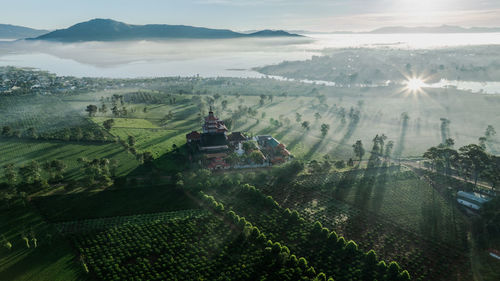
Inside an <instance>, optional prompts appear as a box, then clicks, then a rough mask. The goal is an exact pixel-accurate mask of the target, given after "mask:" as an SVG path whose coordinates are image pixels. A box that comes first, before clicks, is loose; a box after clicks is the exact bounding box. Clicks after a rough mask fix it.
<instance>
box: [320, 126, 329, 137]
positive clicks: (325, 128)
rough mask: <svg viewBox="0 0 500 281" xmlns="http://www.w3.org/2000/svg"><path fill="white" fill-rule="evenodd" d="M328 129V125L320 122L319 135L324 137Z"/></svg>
mask: <svg viewBox="0 0 500 281" xmlns="http://www.w3.org/2000/svg"><path fill="white" fill-rule="evenodd" d="M328 130H330V125H328V124H321V135H322V136H323V137H325V136H326V135H327V134H328Z"/></svg>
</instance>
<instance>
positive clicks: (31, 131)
mask: <svg viewBox="0 0 500 281" xmlns="http://www.w3.org/2000/svg"><path fill="white" fill-rule="evenodd" d="M26 137H28V138H32V139H37V138H38V134H37V133H36V129H35V128H33V127H31V128H28V130H26Z"/></svg>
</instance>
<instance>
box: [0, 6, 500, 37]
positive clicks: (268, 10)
mask: <svg viewBox="0 0 500 281" xmlns="http://www.w3.org/2000/svg"><path fill="white" fill-rule="evenodd" d="M0 7H1V8H0V23H5V24H14V25H22V26H27V27H32V28H43V29H57V28H66V27H69V26H71V25H73V24H75V23H78V22H82V21H87V20H90V19H93V18H111V19H115V20H119V21H123V22H126V23H130V24H147V23H158V24H185V25H194V26H204V27H211V28H228V29H233V30H237V31H245V30H256V29H265V28H270V29H285V30H310V31H322V32H328V31H339V30H348V31H364V30H372V29H375V28H378V27H383V26H395V25H404V26H436V25H442V24H448V25H460V26H464V27H471V26H485V27H500V0H78V1H76V0H43V1H41V0H16V1H12V0H0Z"/></svg>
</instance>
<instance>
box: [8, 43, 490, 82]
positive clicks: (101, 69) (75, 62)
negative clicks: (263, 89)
mask: <svg viewBox="0 0 500 281" xmlns="http://www.w3.org/2000/svg"><path fill="white" fill-rule="evenodd" d="M306 36H307V37H305V38H253V39H249V38H244V39H220V40H165V41H135V42H112V43H109V42H85V43H69V44H64V43H48V42H41V41H15V42H10V41H0V66H6V65H12V66H19V67H34V68H38V69H43V70H48V71H50V72H53V73H56V74H58V75H70V76H77V77H109V78H134V77H162V76H195V75H200V76H203V77H217V76H230V77H262V76H263V75H262V74H260V73H257V72H255V71H253V70H251V69H252V68H253V67H257V66H263V65H269V64H276V63H279V62H281V61H284V60H305V59H309V58H311V57H312V56H313V55H321V51H323V50H325V49H329V48H348V47H366V48H396V49H412V48H415V49H418V48H445V47H456V46H474V45H489V44H495V45H500V33H487V34H482V33H461V34H307V35H306ZM312 82H314V81H312ZM448 84H449V85H452V84H453V83H448ZM448 84H447V85H448ZM455 84H456V86H457V87H458V88H461V86H462V85H464V87H469V88H471V89H473V90H474V91H480V90H481V89H483V88H485V89H486V90H484V92H491V91H494V92H500V91H499V90H498V85H496V84H495V85H493V86H488V84H490V85H491V83H488V84H483V83H477V84H478V85H479V86H478V85H473V84H467V85H466V84H465V83H461V82H459V83H455ZM439 85H440V86H446V85H444V84H442V83H441V84H439ZM471 85H472V87H471ZM483 86H484V87H483Z"/></svg>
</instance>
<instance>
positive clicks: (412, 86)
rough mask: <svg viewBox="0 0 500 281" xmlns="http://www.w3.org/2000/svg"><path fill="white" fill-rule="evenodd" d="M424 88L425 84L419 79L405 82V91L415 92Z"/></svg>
mask: <svg viewBox="0 0 500 281" xmlns="http://www.w3.org/2000/svg"><path fill="white" fill-rule="evenodd" d="M424 86H425V83H424V81H423V80H422V79H420V78H410V79H408V81H406V89H408V90H410V91H412V92H417V91H420V90H421V89H422V87H424Z"/></svg>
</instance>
